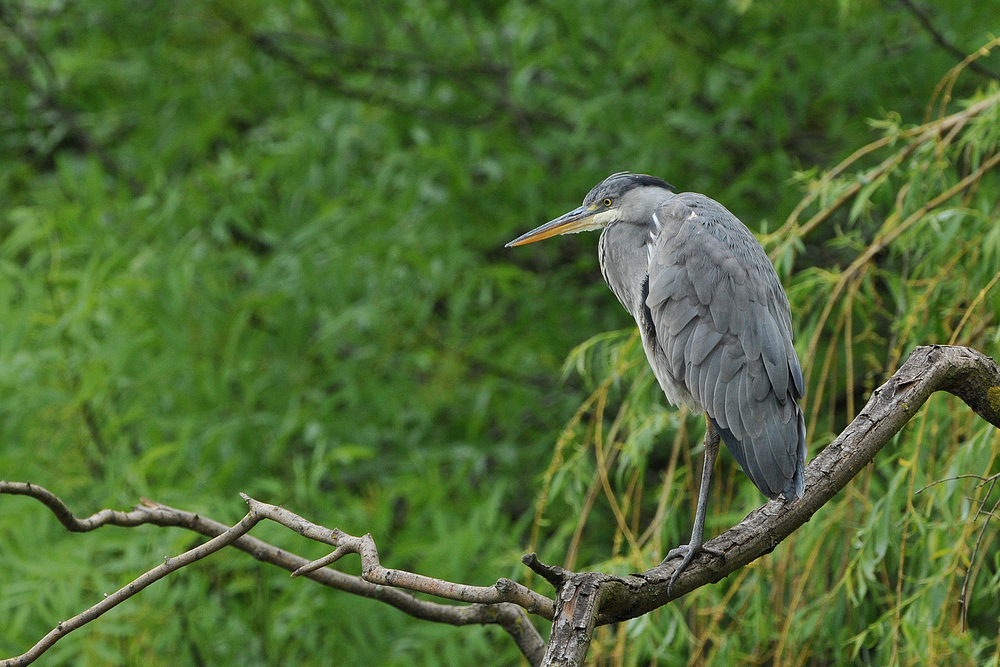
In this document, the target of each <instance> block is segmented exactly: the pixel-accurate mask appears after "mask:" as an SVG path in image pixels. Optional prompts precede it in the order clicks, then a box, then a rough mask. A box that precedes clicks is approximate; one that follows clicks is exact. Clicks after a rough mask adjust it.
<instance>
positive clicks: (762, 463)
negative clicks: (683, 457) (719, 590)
mask: <svg viewBox="0 0 1000 667" xmlns="http://www.w3.org/2000/svg"><path fill="white" fill-rule="evenodd" d="M656 216H657V219H658V220H659V222H660V225H661V229H660V231H659V233H658V234H657V237H656V239H655V240H654V246H653V248H652V250H651V252H650V254H649V293H648V296H647V298H646V306H647V307H648V308H649V315H650V317H651V319H652V328H653V329H654V330H655V339H656V340H655V343H656V345H657V346H658V349H651V348H650V347H649V345H652V344H653V341H651V340H650V341H647V353H648V354H649V355H650V362H651V363H652V364H653V365H654V369H656V366H657V364H662V365H663V366H664V368H660V369H656V370H657V373H656V375H657V378H658V379H659V381H660V384H661V386H663V389H664V391H665V392H666V393H667V396H668V397H671V400H674V399H673V398H672V397H674V396H678V395H684V394H690V397H691V399H693V400H691V401H689V402H691V403H693V404H695V405H696V406H697V407H700V408H701V409H703V410H704V411H705V412H706V413H708V416H709V418H710V419H711V420H712V423H713V424H714V425H715V427H716V428H717V430H718V431H719V434H720V435H721V436H722V439H723V441H724V442H725V443H726V445H727V447H728V448H729V450H730V451H731V452H732V454H733V457H734V458H735V459H736V460H737V462H738V463H739V464H740V466H741V467H742V468H743V470H744V471H745V472H746V473H747V475H748V476H749V477H750V479H751V480H752V481H753V483H754V484H755V485H756V486H757V488H758V489H760V490H761V492H763V493H764V495H766V496H768V497H769V498H775V497H777V496H778V495H781V494H783V495H784V496H785V497H786V498H793V497H798V496H799V495H801V494H802V485H803V469H804V467H805V423H804V421H803V418H802V410H801V409H800V408H799V405H798V403H797V399H799V398H801V396H802V392H803V386H802V385H803V382H802V370H801V368H800V366H799V361H798V357H797V356H796V354H795V348H794V347H793V346H792V327H791V317H790V314H789V308H788V300H787V298H786V297H785V293H784V291H783V290H782V288H781V283H780V282H779V280H778V277H777V275H776V274H775V272H774V267H773V266H772V265H771V263H770V261H769V260H768V258H767V255H766V254H765V253H764V250H763V249H762V248H761V247H760V244H758V243H757V240H756V239H755V238H754V237H753V235H752V234H751V233H750V231H749V230H748V229H747V228H746V227H745V226H744V225H743V223H741V222H740V221H739V220H738V219H737V218H736V217H735V216H733V214H732V213H730V212H729V211H728V210H726V209H725V208H724V207H723V206H722V205H721V204H719V203H718V202H715V201H713V200H712V199H709V198H708V197H705V196H703V195H698V194H694V193H682V194H679V195H676V196H674V197H672V198H670V199H668V200H667V201H666V202H664V203H663V204H661V205H660V207H659V208H658V209H657V212H656ZM668 385H673V386H672V387H671V386H668ZM682 388H683V390H686V391H683V390H682Z"/></svg>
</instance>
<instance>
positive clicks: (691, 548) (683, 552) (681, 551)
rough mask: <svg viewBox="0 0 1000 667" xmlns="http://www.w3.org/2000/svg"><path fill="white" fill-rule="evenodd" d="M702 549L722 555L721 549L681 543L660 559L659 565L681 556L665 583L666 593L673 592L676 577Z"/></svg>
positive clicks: (712, 553) (671, 593)
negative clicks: (678, 563)
mask: <svg viewBox="0 0 1000 667" xmlns="http://www.w3.org/2000/svg"><path fill="white" fill-rule="evenodd" d="M702 551H704V552H705V553H707V554H711V555H713V556H719V557H722V556H723V555H724V552H723V551H721V550H719V549H715V548H713V547H706V546H705V545H704V544H682V545H681V546H679V547H677V548H675V549H671V550H670V551H669V552H667V555H666V557H665V558H664V559H663V560H662V561H660V565H662V564H663V563H666V562H667V561H668V560H673V559H675V558H682V557H683V559H682V560H681V562H680V565H678V566H677V569H676V570H674V573H673V574H672V575H670V581H669V582H668V583H667V595H673V594H674V593H673V588H674V582H676V581H677V578H678V577H679V576H681V573H682V572H683V571H684V570H686V569H687V566H688V565H690V564H691V561H692V559H694V557H695V556H697V555H698V554H699V553H701V552H702Z"/></svg>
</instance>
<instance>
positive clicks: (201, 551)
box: [0, 487, 263, 667]
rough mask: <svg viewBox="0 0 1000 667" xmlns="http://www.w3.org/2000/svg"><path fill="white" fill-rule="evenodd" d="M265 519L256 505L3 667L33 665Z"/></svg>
mask: <svg viewBox="0 0 1000 667" xmlns="http://www.w3.org/2000/svg"><path fill="white" fill-rule="evenodd" d="M36 488H37V487H36ZM136 511H138V512H142V511H144V510H143V509H140V510H136ZM262 518H263V517H262V516H261V515H258V514H257V513H255V512H254V510H253V508H251V509H250V512H249V514H247V515H246V516H245V517H243V518H242V519H241V520H240V522H239V523H237V524H236V525H235V526H233V527H232V528H229V529H228V530H226V531H225V532H223V533H222V534H221V535H218V536H217V537H214V538H212V539H211V540H209V541H208V542H206V543H205V544H202V545H200V546H197V547H195V548H194V549H191V550H189V551H185V552H184V553H182V554H181V555H179V556H177V557H175V558H165V559H164V562H163V563H162V564H161V565H157V566H156V567H154V568H153V569H152V570H150V571H148V572H146V573H145V574H143V575H142V576H141V577H138V578H137V579H135V580H134V581H132V582H130V583H128V584H126V585H125V586H122V587H121V588H119V589H118V590H117V591H115V592H114V593H112V594H111V595H105V596H104V599H103V600H101V601H100V602H98V603H97V604H95V605H94V606H93V607H91V608H89V609H87V610H86V611H83V612H81V613H79V614H77V615H76V616H74V617H73V618H71V619H69V620H68V621H60V622H59V623H58V624H57V625H56V627H55V628H53V629H52V630H50V631H49V633H48V634H47V635H45V636H44V637H42V638H41V639H40V640H39V641H38V643H36V644H35V645H34V646H32V647H31V648H30V649H29V650H28V651H27V652H25V653H22V654H21V655H19V656H16V657H13V658H8V659H7V660H0V667H20V666H21V665H30V664H31V663H33V662H34V661H35V660H36V659H38V657H39V656H40V655H42V654H43V653H45V651H47V650H48V649H50V648H51V647H52V646H53V644H55V643H56V642H57V641H59V640H60V639H62V638H63V637H65V636H66V635H68V634H69V633H71V632H73V631H74V630H76V629H77V628H81V627H83V626H84V625H86V624H87V623H90V622H91V621H93V620H95V619H97V618H98V617H100V616H101V615H102V614H104V613H105V612H107V611H110V610H111V609H113V608H115V607H117V606H118V605H119V604H121V603H122V602H124V601H125V600H128V599H129V598H130V597H132V596H133V595H136V594H137V593H138V592H139V591H141V590H142V589H144V588H146V587H147V586H149V585H150V584H152V583H153V582H154V581H159V580H160V579H162V578H163V577H165V576H167V575H168V574H170V573H171V572H175V571H177V570H179V569H181V568H182V567H184V566H185V565H190V564H191V563H194V562H196V561H199V560H201V559H202V558H205V557H206V556H210V555H211V554H214V553H215V552H216V551H218V550H219V549H222V548H223V547H225V546H228V545H230V544H232V543H233V542H235V541H236V540H237V539H239V538H240V537H242V536H243V535H245V534H246V533H247V532H248V531H249V530H250V529H251V528H253V527H254V526H255V525H257V522H259V521H260V520H261V519H262Z"/></svg>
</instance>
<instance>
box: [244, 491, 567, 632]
mask: <svg viewBox="0 0 1000 667" xmlns="http://www.w3.org/2000/svg"><path fill="white" fill-rule="evenodd" d="M247 502H248V503H249V504H250V508H251V509H253V510H254V511H255V512H258V513H259V514H260V515H261V516H263V517H265V518H267V519H270V520H271V521H274V522H276V523H280V524H281V525H283V526H285V527H286V528H290V529H291V530H293V531H295V532H296V533H298V534H299V535H302V536H303V537H308V538H309V539H311V540H315V541H317V542H323V543H324V544H329V545H331V546H335V547H337V548H336V549H335V550H334V551H333V552H332V553H331V554H330V555H329V556H325V557H324V558H320V559H319V560H314V561H312V562H311V563H308V564H306V565H303V566H302V567H300V568H298V569H297V570H295V571H294V572H292V576H293V577H298V576H301V575H304V574H308V573H309V572H314V571H316V570H318V569H319V568H321V567H326V566H327V565H329V564H331V563H334V562H336V561H338V560H340V559H341V558H342V557H343V556H345V555H347V554H352V553H353V554H358V555H359V556H361V578H362V579H364V580H365V581H367V582H369V583H372V584H377V585H381V586H395V587H396V588H405V589H407V590H410V591H415V592H417V593H427V594H428V595H434V596H437V597H439V598H444V599H446V600H455V601H457V602H473V603H477V604H497V603H500V602H512V603H514V604H516V605H518V606H520V607H523V608H524V609H525V610H527V611H528V612H529V613H532V614H538V615H539V616H541V617H542V618H544V619H546V620H550V621H551V620H552V614H553V613H554V609H555V605H554V604H553V602H552V600H550V599H549V598H547V597H545V596H544V595H540V594H538V593H536V592H535V591H533V590H531V589H530V588H527V587H526V586H522V585H521V584H519V583H517V582H515V581H512V580H510V579H506V578H502V579H499V580H498V581H497V583H496V584H494V585H492V586H469V585H467V584H456V583H454V582H451V581H445V580H443V579H435V578H434V577H427V576H424V575H422V574H414V573H413V572H406V571H403V570H390V569H386V568H385V567H382V563H381V561H380V560H379V557H378V548H377V547H376V546H375V540H374V538H372V536H371V533H369V534H367V535H364V536H363V537H354V536H352V535H348V534H347V533H345V532H344V531H342V530H340V529H339V528H334V529H332V530H331V529H329V528H325V527H323V526H317V525H316V524H314V523H311V522H309V521H306V520H305V519H303V518H302V517H300V516H298V515H297V514H295V513H293V512H289V511H288V510H286V509H285V508H284V507H278V506H277V505H269V504H267V503H262V502H260V501H257V500H254V499H253V498H248V499H247Z"/></svg>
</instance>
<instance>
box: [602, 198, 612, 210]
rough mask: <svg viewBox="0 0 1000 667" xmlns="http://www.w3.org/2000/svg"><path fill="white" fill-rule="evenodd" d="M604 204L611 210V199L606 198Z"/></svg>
mask: <svg viewBox="0 0 1000 667" xmlns="http://www.w3.org/2000/svg"><path fill="white" fill-rule="evenodd" d="M603 203H604V205H605V206H606V207H607V208H611V197H605V198H604V202H603Z"/></svg>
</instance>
